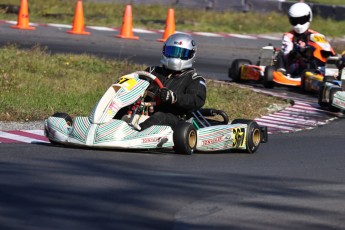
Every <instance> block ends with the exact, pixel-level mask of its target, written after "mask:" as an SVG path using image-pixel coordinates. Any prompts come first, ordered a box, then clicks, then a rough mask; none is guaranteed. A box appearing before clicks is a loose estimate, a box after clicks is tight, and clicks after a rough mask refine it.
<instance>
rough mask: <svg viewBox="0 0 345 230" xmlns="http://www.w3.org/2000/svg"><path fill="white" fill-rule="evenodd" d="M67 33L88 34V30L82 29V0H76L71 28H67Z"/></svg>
mask: <svg viewBox="0 0 345 230" xmlns="http://www.w3.org/2000/svg"><path fill="white" fill-rule="evenodd" d="M67 33H69V34H80V35H89V34H90V32H87V31H85V30H84V10H83V2H82V0H78V2H77V6H76V8H75V13H74V20H73V27H72V30H68V31H67Z"/></svg>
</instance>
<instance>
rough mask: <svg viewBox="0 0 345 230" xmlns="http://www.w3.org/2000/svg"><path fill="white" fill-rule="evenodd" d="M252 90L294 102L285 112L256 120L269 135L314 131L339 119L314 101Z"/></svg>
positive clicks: (337, 115) (278, 112)
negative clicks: (266, 129)
mask: <svg viewBox="0 0 345 230" xmlns="http://www.w3.org/2000/svg"><path fill="white" fill-rule="evenodd" d="M252 89H253V90H254V91H256V92H259V93H264V94H268V95H271V96H275V97H280V98H283V99H286V100H291V101H292V102H293V104H292V105H291V106H288V107H286V108H284V109H283V110H280V111H277V112H274V113H271V114H269V115H265V116H262V117H260V118H256V119H255V121H256V122H257V123H258V124H259V125H262V126H266V127H267V128H268V133H269V134H276V133H291V132H298V131H302V130H307V129H313V128H315V127H317V126H321V125H325V124H327V123H329V122H330V121H332V120H335V119H338V117H339V114H337V113H333V112H330V111H327V110H323V109H321V108H320V107H319V105H318V104H317V103H316V102H315V101H314V100H310V99H303V98H296V97H289V96H286V95H284V96H282V94H279V93H274V92H270V91H267V90H261V89H254V88H252Z"/></svg>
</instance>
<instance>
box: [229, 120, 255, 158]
mask: <svg viewBox="0 0 345 230" xmlns="http://www.w3.org/2000/svg"><path fill="white" fill-rule="evenodd" d="M231 124H246V125H247V132H246V136H245V138H246V139H245V142H246V149H245V150H244V152H246V153H255V152H256V150H258V148H259V146H260V143H261V140H262V135H261V129H260V126H259V125H258V123H256V122H255V121H253V120H246V119H235V120H233V121H232V122H231Z"/></svg>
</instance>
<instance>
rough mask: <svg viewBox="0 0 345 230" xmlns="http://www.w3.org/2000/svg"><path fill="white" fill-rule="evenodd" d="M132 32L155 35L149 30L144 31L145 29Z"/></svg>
mask: <svg viewBox="0 0 345 230" xmlns="http://www.w3.org/2000/svg"><path fill="white" fill-rule="evenodd" d="M133 32H135V33H142V34H155V32H152V31H150V30H145V29H133Z"/></svg>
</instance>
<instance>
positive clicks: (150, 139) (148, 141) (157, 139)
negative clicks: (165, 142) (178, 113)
mask: <svg viewBox="0 0 345 230" xmlns="http://www.w3.org/2000/svg"><path fill="white" fill-rule="evenodd" d="M162 138H167V137H147V138H143V139H141V140H142V143H151V142H159V141H160V140H161V139H162Z"/></svg>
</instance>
